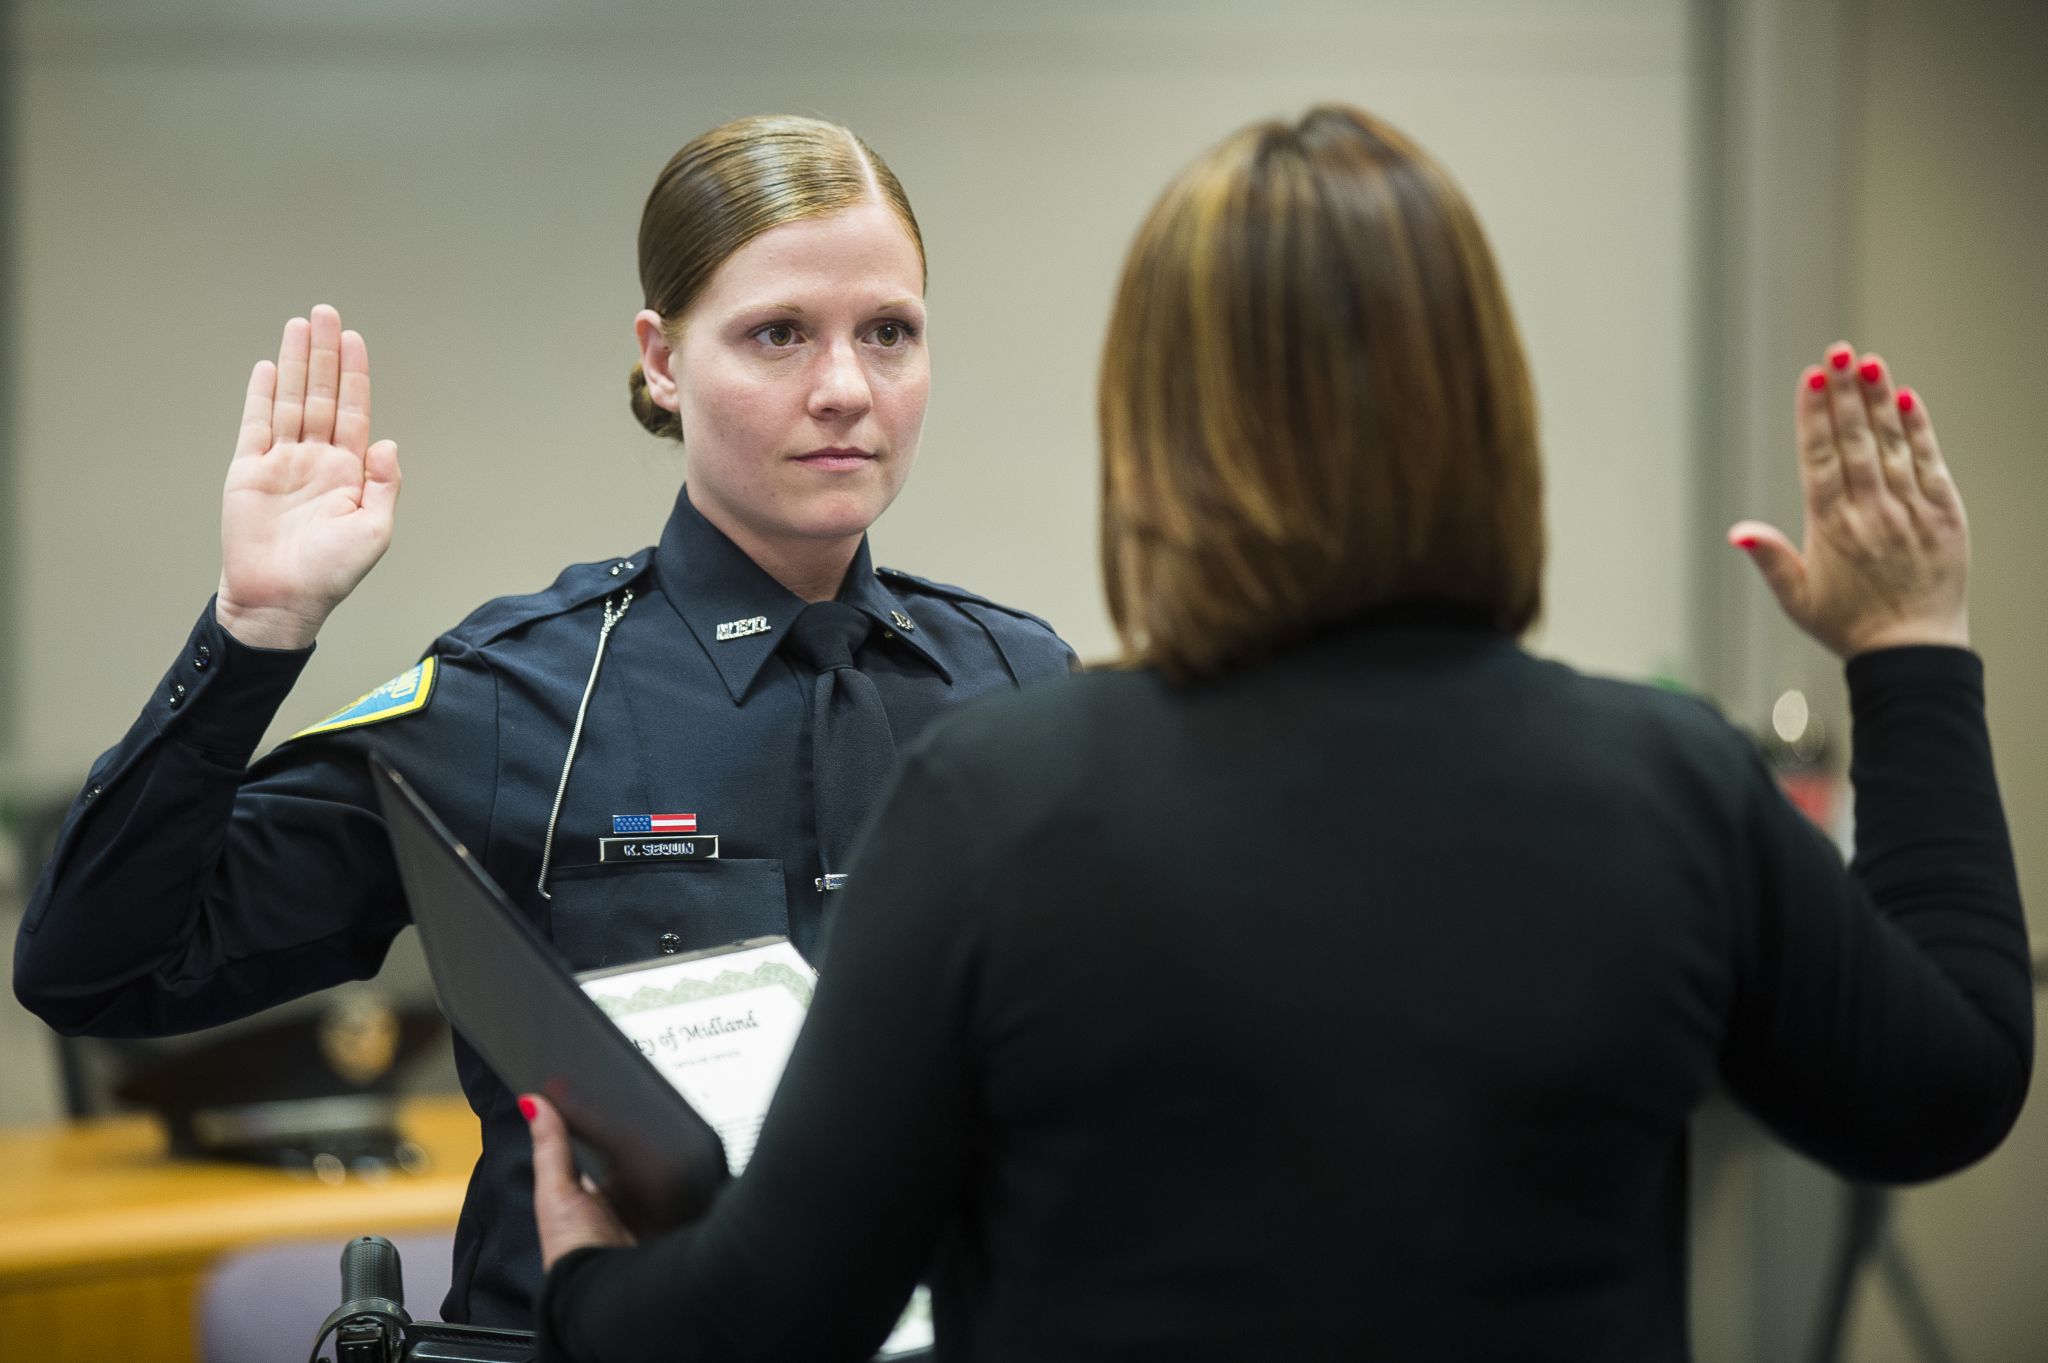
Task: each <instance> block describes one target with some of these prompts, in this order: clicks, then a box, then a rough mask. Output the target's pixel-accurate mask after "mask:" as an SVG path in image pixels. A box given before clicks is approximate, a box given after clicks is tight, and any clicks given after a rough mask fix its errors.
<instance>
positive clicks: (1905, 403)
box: [1899, 388, 1920, 412]
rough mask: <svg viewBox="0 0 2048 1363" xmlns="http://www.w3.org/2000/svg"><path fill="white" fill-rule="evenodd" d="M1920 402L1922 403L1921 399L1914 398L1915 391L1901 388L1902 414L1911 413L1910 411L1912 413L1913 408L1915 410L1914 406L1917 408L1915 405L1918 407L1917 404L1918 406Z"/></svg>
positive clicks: (1900, 408)
mask: <svg viewBox="0 0 2048 1363" xmlns="http://www.w3.org/2000/svg"><path fill="white" fill-rule="evenodd" d="M1919 401H1920V399H1918V398H1916V397H1914V396H1913V390H1912V389H1910V388H1901V389H1900V390H1899V410H1900V411H1902V412H1910V411H1912V410H1913V408H1914V406H1915V405H1916V404H1917V403H1918V402H1919Z"/></svg>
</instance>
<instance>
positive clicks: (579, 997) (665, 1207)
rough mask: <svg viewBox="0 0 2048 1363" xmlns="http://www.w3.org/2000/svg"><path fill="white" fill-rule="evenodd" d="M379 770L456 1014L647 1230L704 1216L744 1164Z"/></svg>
mask: <svg viewBox="0 0 2048 1363" xmlns="http://www.w3.org/2000/svg"><path fill="white" fill-rule="evenodd" d="M370 776H371V780H372V782H373V783H374V784H375V786H376V789H377V799H378V801H379V803H381V804H382V806H383V809H384V821H385V824H386V826H387V827H388V828H389V829H390V833H391V846H392V850H393V851H394V852H395V853H396V854H397V858H398V874H399V878H400V879H401V880H403V881H404V883H405V894H406V898H407V899H408V900H409V901H410V902H411V905H412V918H413V922H414V923H415V924H416V925H417V926H418V927H419V932H420V944H421V945H422V946H423V947H424V948H425V949H426V957H427V968H428V970H429V971H431V972H432V974H433V977H434V992H435V993H436V994H437V995H439V996H440V1000H441V1011H442V1012H443V1013H445V1014H447V1017H448V1022H449V1024H450V1025H451V1026H453V1027H454V1028H455V1030H456V1031H458V1032H460V1033H461V1034H462V1035H463V1037H464V1038H465V1039H466V1040H467V1041H468V1042H469V1044H470V1045H471V1046H473V1047H475V1048H476V1052H477V1054H478V1055H480V1056H482V1057H483V1060H484V1063H485V1064H487V1065H489V1066H490V1067H491V1070H492V1072H493V1073H495V1074H496V1075H497V1076H498V1078H499V1079H501V1080H503V1081H504V1083H505V1086H506V1087H507V1088H509V1089H511V1090H512V1091H513V1092H514V1093H537V1094H539V1095H541V1096H542V1097H543V1098H546V1099H547V1100H548V1101H549V1102H551V1103H553V1104H554V1105H555V1107H556V1108H557V1109H558V1110H559V1111H560V1112H561V1114H562V1118H563V1120H564V1121H566V1122H567V1123H568V1125H569V1129H570V1131H571V1132H572V1133H573V1134H574V1136H575V1140H576V1153H577V1162H578V1164H579V1165H581V1166H582V1168H583V1171H584V1172H585V1173H588V1174H589V1175H590V1176H591V1177H592V1178H594V1179H596V1180H597V1183H598V1186H599V1187H601V1188H602V1189H604V1193H605V1197H606V1199H607V1200H608V1201H610V1203H611V1204H612V1208H613V1210H615V1211H616V1212H617V1213H618V1215H619V1219H620V1220H621V1221H623V1222H624V1223H625V1224H626V1227H627V1229H629V1230H631V1231H633V1232H634V1234H636V1235H639V1236H642V1237H645V1236H647V1235H650V1234H655V1233H658V1232H660V1231H663V1230H667V1229H669V1228H671V1227H673V1226H677V1225H680V1224H681V1223H683V1222H685V1221H692V1220H695V1219H696V1218H697V1217H699V1216H701V1215H703V1213H704V1211H705V1209H706V1208H707V1207H708V1206H709V1205H710V1202H711V1197H712V1194H713V1193H715V1192H716V1191H717V1189H718V1187H719V1185H721V1184H722V1183H724V1182H725V1180H726V1179H727V1178H728V1177H729V1176H730V1175H729V1171H728V1170H727V1167H726V1162H725V1146H724V1145H723V1144H722V1143H721V1142H720V1141H719V1139H718V1133H717V1132H715V1131H713V1130H712V1129H711V1126H710V1125H709V1123H707V1122H706V1121H705V1120H704V1119H703V1118H702V1117H701V1116H699V1115H698V1113H697V1110H696V1109H695V1108H693V1107H691V1106H690V1104H689V1103H688V1102H687V1101H686V1100H685V1099H684V1098H683V1096H682V1094H680V1093H678V1092H676V1090H675V1088H674V1087H673V1086H672V1085H670V1083H669V1082H668V1080H667V1079H665V1078H663V1077H662V1075H661V1072H660V1071H659V1070H657V1069H656V1068H655V1067H654V1066H652V1065H650V1064H648V1063H647V1059H646V1057H645V1056H643V1055H641V1054H640V1052H639V1050H638V1049H636V1048H635V1047H634V1045H633V1043H632V1042H631V1041H630V1040H628V1039H627V1038H626V1035H625V1033H623V1032H621V1031H620V1030H619V1028H618V1025H617V1024H616V1023H614V1022H613V1021H612V1020H611V1019H610V1018H608V1017H606V1016H605V1014H604V1012H603V1011H602V1010H601V1009H599V1008H598V1006H597V1005H596V1004H595V1003H593V1002H591V1001H590V999H589V998H588V997H587V996H585V994H584V992H583V989H582V987H581V986H580V985H578V984H577V983H576V978H575V976H574V975H572V974H571V973H570V971H569V967H568V965H567V963H566V962H564V961H563V960H562V958H561V957H560V956H559V955H558V954H557V953H556V951H555V948H554V947H553V945H552V944H550V943H549V942H548V941H547V940H546V939H545V938H544V937H542V936H541V935H540V932H539V931H538V930H537V929H536V928H535V927H534V926H533V924H531V923H529V922H528V921H527V920H526V919H525V918H524V917H523V916H522V915H521V914H520V912H519V911H518V910H517V909H516V908H514V907H513V906H512V901H511V900H509V899H507V898H506V897H505V892H504V891H503V890H501V889H499V888H498V885H497V883H496V882H495V881H493V880H492V879H491V878H490V876H489V875H488V874H486V873H485V871H484V868H483V867H482V866H480V865H478V864H477V860H476V858H475V857H473V856H471V855H470V852H469V849H468V848H466V847H464V846H463V845H462V844H461V843H460V842H458V841H457V840H456V839H455V837H454V835H453V834H451V833H450V832H449V831H448V828H447V825H445V824H443V823H442V822H441V820H440V819H439V818H438V817H437V816H436V815H435V814H434V811H433V810H432V809H430V808H428V807H427V803H426V801H424V800H422V799H421V798H420V795H419V792H418V791H416V790H414V789H413V788H412V786H411V785H409V784H408V783H407V782H406V779H405V778H404V777H403V776H401V775H399V774H398V773H397V772H396V771H394V770H393V769H392V768H391V766H390V765H389V764H388V763H386V762H384V761H383V760H382V759H380V758H376V757H372V758H371V759H370Z"/></svg>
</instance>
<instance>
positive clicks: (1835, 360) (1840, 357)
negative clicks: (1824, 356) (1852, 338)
mask: <svg viewBox="0 0 2048 1363" xmlns="http://www.w3.org/2000/svg"><path fill="white" fill-rule="evenodd" d="M1854 358H1856V352H1855V351H1853V350H1851V349H1849V347H1847V346H1845V345H1840V346H1836V347H1835V348H1834V349H1833V350H1830V351H1829V352H1828V363H1829V364H1831V365H1833V366H1834V367H1835V368H1837V369H1847V368H1848V367H1849V361H1850V360H1852V359H1854Z"/></svg>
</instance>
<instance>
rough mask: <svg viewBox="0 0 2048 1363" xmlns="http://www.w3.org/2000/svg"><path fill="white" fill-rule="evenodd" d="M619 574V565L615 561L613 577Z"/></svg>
mask: <svg viewBox="0 0 2048 1363" xmlns="http://www.w3.org/2000/svg"><path fill="white" fill-rule="evenodd" d="M618 575H619V565H618V564H616V563H614V564H613V565H612V576H613V577H617V576H618Z"/></svg>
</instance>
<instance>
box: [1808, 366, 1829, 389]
mask: <svg viewBox="0 0 2048 1363" xmlns="http://www.w3.org/2000/svg"><path fill="white" fill-rule="evenodd" d="M1806 386H1807V387H1808V388H1811V389H1812V390H1813V391H1814V392H1816V393H1818V392H1819V391H1820V390H1821V389H1823V388H1825V387H1827V386H1828V376H1827V375H1825V374H1823V373H1821V372H1820V371H1819V370H1818V369H1816V370H1814V371H1813V372H1812V373H1810V374H1808V375H1807V376H1806Z"/></svg>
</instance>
